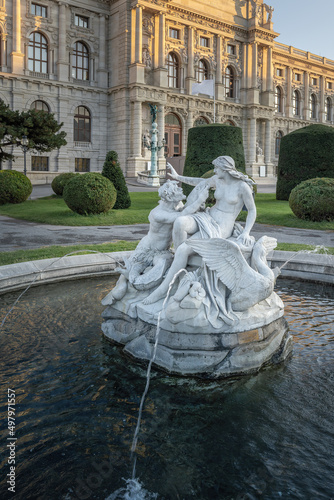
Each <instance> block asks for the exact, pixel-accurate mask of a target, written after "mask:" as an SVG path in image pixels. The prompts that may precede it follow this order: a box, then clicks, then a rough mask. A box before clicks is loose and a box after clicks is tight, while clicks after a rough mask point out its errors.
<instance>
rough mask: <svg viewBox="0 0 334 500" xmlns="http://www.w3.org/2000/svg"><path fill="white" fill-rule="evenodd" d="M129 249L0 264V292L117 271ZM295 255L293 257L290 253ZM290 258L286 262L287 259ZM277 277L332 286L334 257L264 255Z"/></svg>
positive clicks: (278, 253) (275, 252) (333, 282)
mask: <svg viewBox="0 0 334 500" xmlns="http://www.w3.org/2000/svg"><path fill="white" fill-rule="evenodd" d="M131 253H132V252H131V251H124V252H110V253H104V254H86V255H75V256H69V257H61V258H54V259H43V260H35V261H30V262H22V263H19V264H10V265H8V266H1V267H0V294H3V293H6V292H10V291H14V290H19V289H22V288H25V287H26V286H28V285H30V284H31V283H32V282H33V284H34V285H39V284H46V283H53V282H57V281H65V280H73V279H80V278H89V277H93V276H103V275H108V274H109V275H113V274H117V272H116V270H115V269H116V267H117V263H118V262H123V261H124V258H127V257H129V256H130V255H131ZM294 255H295V256H294ZM289 259H291V260H290V261H289V262H287V261H288V260H289ZM286 262H287V264H285V265H284V267H283V268H282V270H281V276H282V277H284V278H296V279H301V280H305V281H313V282H321V283H328V284H331V285H334V256H333V255H317V254H303V253H299V254H294V253H293V252H282V251H274V252H272V253H271V254H269V256H268V263H269V265H270V266H271V267H272V268H274V267H276V266H278V267H281V266H282V265H283V264H284V263H286Z"/></svg>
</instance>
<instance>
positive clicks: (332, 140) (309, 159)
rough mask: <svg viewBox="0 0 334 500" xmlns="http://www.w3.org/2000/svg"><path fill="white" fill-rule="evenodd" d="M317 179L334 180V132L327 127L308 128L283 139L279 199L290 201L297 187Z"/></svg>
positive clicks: (312, 126)
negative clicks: (293, 190)
mask: <svg viewBox="0 0 334 500" xmlns="http://www.w3.org/2000/svg"><path fill="white" fill-rule="evenodd" d="M316 177H334V128H332V127H328V126H326V125H308V126H307V127H303V128H301V129H299V130H295V131H294V132H291V133H290V134H288V135H286V136H285V137H282V140H281V146H280V154H279V161H278V171H277V185H276V198H277V199H278V200H288V199H289V195H290V193H291V191H292V189H293V188H294V187H295V186H297V185H298V184H300V182H302V181H305V180H307V179H314V178H316Z"/></svg>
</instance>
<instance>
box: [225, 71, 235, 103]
mask: <svg viewBox="0 0 334 500" xmlns="http://www.w3.org/2000/svg"><path fill="white" fill-rule="evenodd" d="M225 97H235V79H234V71H233V68H231V66H227V68H226V70H225Z"/></svg>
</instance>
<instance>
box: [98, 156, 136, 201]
mask: <svg viewBox="0 0 334 500" xmlns="http://www.w3.org/2000/svg"><path fill="white" fill-rule="evenodd" d="M102 175H103V176H104V177H106V178H107V179H109V180H110V181H111V182H112V183H113V185H114V186H115V189H116V191H117V198H116V203H115V205H114V209H115V210H118V209H120V208H129V207H130V206H131V198H130V195H129V191H128V188H127V185H126V182H125V179H124V175H123V172H122V169H121V167H120V164H119V161H118V154H117V153H116V151H109V153H107V156H106V159H105V162H104V165H103V169H102Z"/></svg>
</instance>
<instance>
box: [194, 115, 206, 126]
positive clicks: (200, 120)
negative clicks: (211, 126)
mask: <svg viewBox="0 0 334 500" xmlns="http://www.w3.org/2000/svg"><path fill="white" fill-rule="evenodd" d="M208 123H209V120H208V119H207V118H205V117H204V116H199V117H198V118H196V120H195V121H194V127H198V126H199V125H207V124H208Z"/></svg>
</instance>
